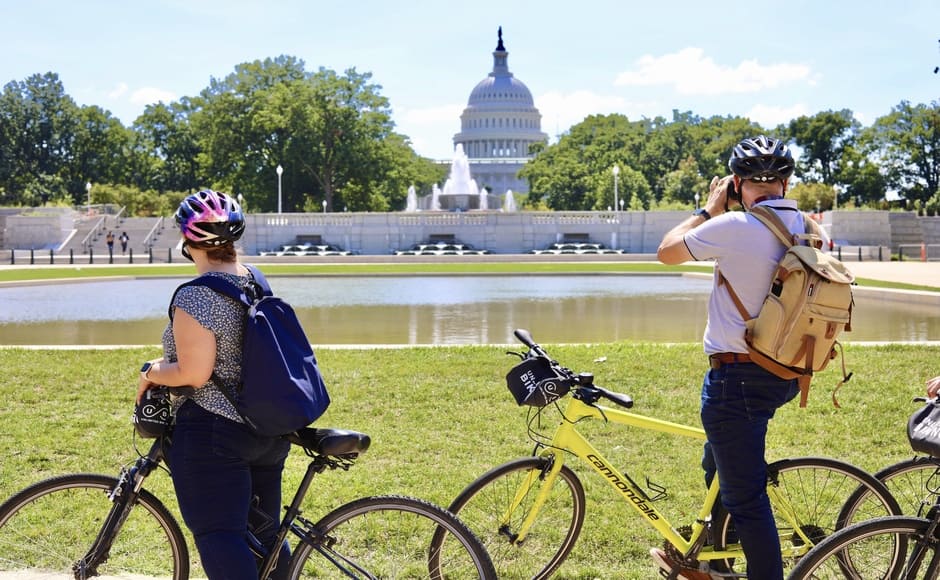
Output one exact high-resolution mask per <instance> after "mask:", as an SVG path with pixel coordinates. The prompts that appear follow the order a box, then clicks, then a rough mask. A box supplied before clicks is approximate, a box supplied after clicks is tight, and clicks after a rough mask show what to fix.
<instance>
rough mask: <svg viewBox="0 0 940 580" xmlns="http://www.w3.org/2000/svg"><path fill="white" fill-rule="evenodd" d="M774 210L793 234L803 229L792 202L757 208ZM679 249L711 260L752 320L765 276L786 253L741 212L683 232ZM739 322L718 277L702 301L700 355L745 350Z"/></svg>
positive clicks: (753, 219) (767, 277) (767, 282)
mask: <svg viewBox="0 0 940 580" xmlns="http://www.w3.org/2000/svg"><path fill="white" fill-rule="evenodd" d="M758 205H760V206H763V207H769V208H771V209H773V210H775V211H776V213H777V215H778V216H780V219H781V220H783V223H784V224H785V225H786V226H787V228H788V229H789V230H790V231H791V232H794V233H802V232H803V231H804V230H803V228H804V224H803V213H802V212H800V211H798V209H797V206H796V201H795V200H790V199H774V200H768V201H763V202H761V203H760V204H758ZM684 240H685V245H686V246H687V247H688V248H689V252H690V253H691V254H692V257H693V258H694V259H695V260H697V261H701V260H712V259H713V260H715V267H716V269H717V270H720V271H721V273H722V275H723V276H724V277H725V278H726V279H727V280H728V282H729V283H730V284H731V286H732V287H733V288H734V292H735V294H737V295H738V298H740V299H741V302H742V303H743V304H744V308H745V309H746V310H747V311H748V313H750V315H751V316H752V317H753V316H756V315H757V313H758V312H760V309H761V306H762V305H763V303H764V298H765V297H766V296H767V292H768V291H769V290H770V282H771V276H773V273H774V270H775V269H776V267H777V262H779V261H780V258H781V257H782V256H783V253H784V252H785V251H786V250H787V248H786V247H784V245H783V244H782V243H780V240H778V239H777V237H776V236H775V235H774V234H773V232H771V231H770V229H769V228H768V227H767V226H765V225H764V224H763V223H762V222H761V221H759V220H758V219H757V218H756V217H754V216H752V215H750V214H749V213H747V212H741V211H735V212H727V213H723V214H721V215H720V216H716V217H715V218H713V219H710V220H708V221H706V222H705V223H703V224H702V225H700V226H698V227H696V228H694V229H693V230H691V231H689V232H687V233H686V234H685V236H684ZM744 330H745V324H744V320H742V318H741V313H740V312H738V309H737V307H736V306H735V305H734V301H733V300H732V299H731V295H730V294H729V293H728V289H727V288H726V287H720V286H718V276H717V273H716V275H715V282H714V285H713V286H712V292H711V296H710V297H709V300H708V323H707V324H706V325H705V336H704V339H703V343H704V347H705V353H706V354H715V353H719V352H742V353H743V352H747V344H746V343H745V341H744Z"/></svg>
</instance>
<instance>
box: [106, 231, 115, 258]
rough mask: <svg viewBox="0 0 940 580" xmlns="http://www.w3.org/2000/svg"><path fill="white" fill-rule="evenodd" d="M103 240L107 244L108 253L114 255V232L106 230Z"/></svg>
mask: <svg viewBox="0 0 940 580" xmlns="http://www.w3.org/2000/svg"><path fill="white" fill-rule="evenodd" d="M104 241H105V242H107V244H108V254H109V255H114V232H108V235H107V236H106V237H105V239H104Z"/></svg>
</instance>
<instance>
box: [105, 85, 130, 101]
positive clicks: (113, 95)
mask: <svg viewBox="0 0 940 580" xmlns="http://www.w3.org/2000/svg"><path fill="white" fill-rule="evenodd" d="M126 92H127V83H118V84H117V86H116V87H114V89H113V90H112V91H111V92H110V93H108V98H109V99H119V98H121V96H122V95H123V94H124V93H126Z"/></svg>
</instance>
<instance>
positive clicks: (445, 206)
mask: <svg viewBox="0 0 940 580" xmlns="http://www.w3.org/2000/svg"><path fill="white" fill-rule="evenodd" d="M408 193H409V196H410V194H411V188H409V190H408ZM409 199H410V198H409ZM501 203H502V202H501V198H500V197H499V196H496V195H492V194H490V192H489V191H487V189H486V188H485V187H479V186H478V185H477V182H476V180H474V179H473V178H471V177H470V160H469V159H468V158H467V154H466V153H464V150H463V145H462V144H459V143H458V144H457V147H455V148H454V160H453V162H451V166H450V175H449V176H448V177H447V180H446V181H445V182H444V186H443V187H438V185H437V184H434V187H433V188H432V189H431V195H426V196H424V197H422V198H421V199H416V200H415V209H406V211H420V210H421V209H425V210H431V211H441V210H443V211H469V210H487V209H489V208H491V207H493V208H498V207H500V204H501ZM408 207H409V208H410V207H411V206H410V205H409V206H408Z"/></svg>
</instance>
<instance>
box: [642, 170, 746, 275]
mask: <svg viewBox="0 0 940 580" xmlns="http://www.w3.org/2000/svg"><path fill="white" fill-rule="evenodd" d="M730 180H731V176H730V175H729V176H727V177H722V178H721V179H718V178H717V177H713V178H712V181H711V183H710V184H709V186H708V189H709V192H708V199H706V200H705V205H704V208H705V211H706V212H708V216H709V217H706V216H704V215H691V216H689V217H688V218H686V219H685V220H684V221H683V222H682V223H680V224H679V225H677V226H676V227H674V228H672V229H671V230H669V231H668V232H666V235H665V236H663V241H662V242H660V244H659V249H658V250H657V251H656V257H657V258H658V259H659V261H660V262H662V263H663V264H670V265H672V264H681V263H683V262H688V261H689V260H694V259H695V257H694V256H692V253H691V252H689V247H688V246H686V245H685V234H686V233H688V232H689V231H691V230H693V229H695V228H696V227H698V226H700V225H702V224H703V223H705V222H706V221H707V220H708V219H710V218H713V217H715V216H718V215H720V214H722V213H724V210H725V203H726V199H727V195H728V189H727V188H728V181H730Z"/></svg>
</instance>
